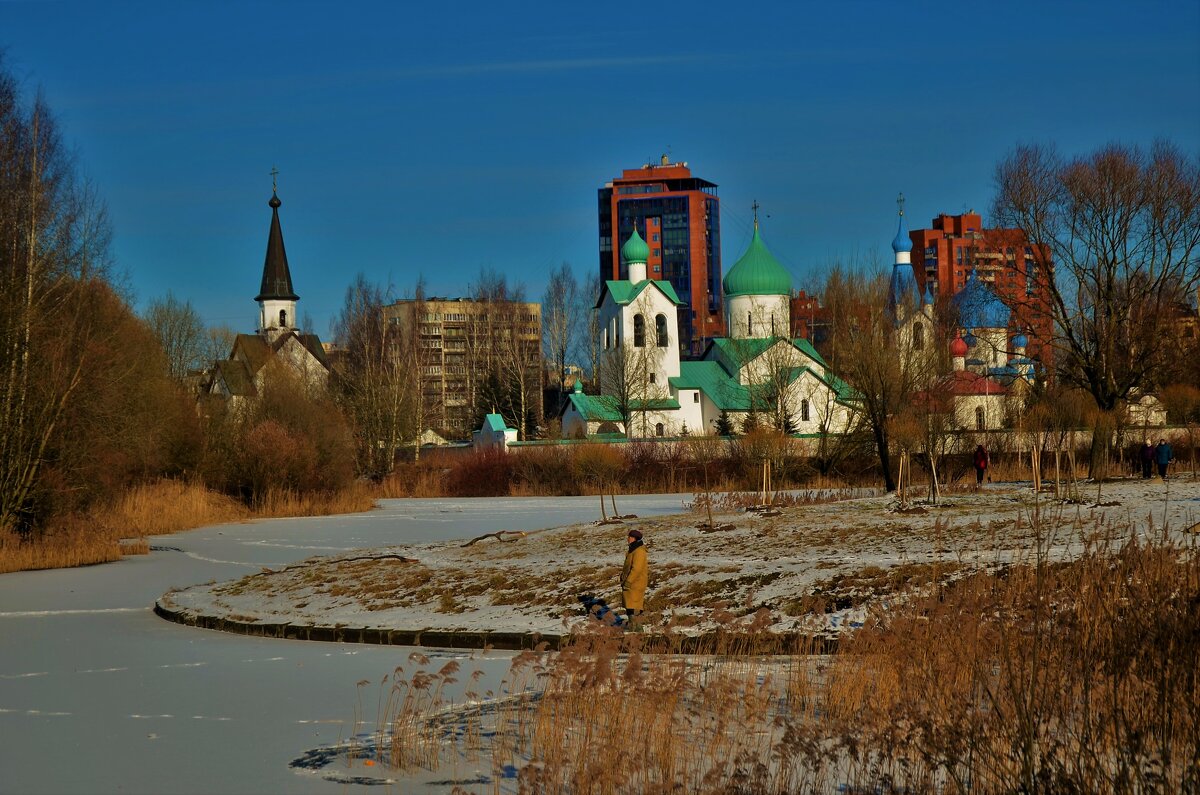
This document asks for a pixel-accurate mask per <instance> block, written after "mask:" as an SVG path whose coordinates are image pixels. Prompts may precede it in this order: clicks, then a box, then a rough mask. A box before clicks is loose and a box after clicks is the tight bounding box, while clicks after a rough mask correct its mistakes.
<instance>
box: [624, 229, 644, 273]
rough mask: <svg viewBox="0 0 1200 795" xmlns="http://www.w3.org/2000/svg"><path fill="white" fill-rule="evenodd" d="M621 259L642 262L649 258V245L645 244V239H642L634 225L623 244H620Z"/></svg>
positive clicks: (628, 261)
mask: <svg viewBox="0 0 1200 795" xmlns="http://www.w3.org/2000/svg"><path fill="white" fill-rule="evenodd" d="M621 259H623V260H625V262H626V263H630V262H641V263H643V264H644V263H645V262H646V260H648V259H650V247H649V246H647V245H646V241H645V240H642V236H641V235H639V234H638V231H637V227H636V226H635V227H634V228H633V234H632V235H630V236H629V239H628V240H626V241H625V245H623V246H621Z"/></svg>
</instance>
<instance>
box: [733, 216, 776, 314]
mask: <svg viewBox="0 0 1200 795" xmlns="http://www.w3.org/2000/svg"><path fill="white" fill-rule="evenodd" d="M721 284H722V285H723V286H724V288H725V295H727V296H731V297H732V296H735V295H791V293H792V275H791V274H790V273H788V272H787V269H786V268H784V267H783V266H782V265H780V264H779V260H777V259H775V256H774V255H773V254H771V252H770V251H768V250H767V246H766V244H765V243H763V242H762V238H761V237H759V234H758V224H757V223H756V224H755V225H754V237H753V238H751V240H750V247H749V248H747V249H746V253H745V254H743V255H742V258H741V259H739V260H738V261H737V262H735V263H734V264H733V267H732V268H730V269H729V273H726V274H725V279H724V280H723V281H722V282H721Z"/></svg>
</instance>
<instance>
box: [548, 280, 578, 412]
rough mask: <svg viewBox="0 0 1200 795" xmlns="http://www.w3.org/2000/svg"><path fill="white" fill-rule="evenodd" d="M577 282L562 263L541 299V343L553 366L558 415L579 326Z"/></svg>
mask: <svg viewBox="0 0 1200 795" xmlns="http://www.w3.org/2000/svg"><path fill="white" fill-rule="evenodd" d="M578 293H579V283H578V282H577V281H576V280H575V273H574V271H572V270H571V266H570V265H569V264H567V263H566V262H564V263H563V264H562V265H560V266H558V267H557V268H555V269H554V270H553V271H551V272H550V281H549V283H548V284H547V285H546V293H545V295H543V296H542V341H543V348H544V350H545V354H546V358H547V359H549V360H550V361H551V362H553V363H554V366H555V373H554V376H555V381H556V382H557V383H556V386H557V389H558V402H557V403H556V405H555V406H554V413H555V415H557V414H558V413H559V412H560V411H562V406H563V401H564V400H565V394H566V380H567V357H568V356H569V355H570V354H571V352H572V349H573V348H574V336H575V332H576V329H578V324H577V323H576V322H575V312H576V308H577V304H578V303H579V296H578Z"/></svg>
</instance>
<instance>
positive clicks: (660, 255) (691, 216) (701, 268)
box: [598, 155, 725, 355]
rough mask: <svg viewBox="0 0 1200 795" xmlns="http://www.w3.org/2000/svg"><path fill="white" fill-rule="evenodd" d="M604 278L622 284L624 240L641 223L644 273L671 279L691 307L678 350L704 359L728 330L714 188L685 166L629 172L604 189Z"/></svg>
mask: <svg viewBox="0 0 1200 795" xmlns="http://www.w3.org/2000/svg"><path fill="white" fill-rule="evenodd" d="M598 204H599V206H598V211H599V219H600V278H601V279H624V278H627V276H626V274H625V273H623V272H622V271H623V266H622V263H621V253H620V249H621V241H624V240H627V239H628V238H629V234H630V233H631V232H632V231H633V228H634V225H635V224H636V225H637V230H638V234H639V235H641V236H642V238H644V239H645V241H646V243H647V245H649V247H650V256H649V259H648V260H647V262H646V276H647V278H650V279H655V280H662V279H666V280H667V281H669V282H670V283H671V286H672V287H674V288H675V292H676V294H678V295H679V297H680V298H682V299H683V301H684V303H686V304H687V306H688V310H687V311H682V312H680V313H679V340H680V352H681V353H683V354H684V355H688V354H693V355H696V354H699V353H700V352H701V351H702V350H703V348H704V344H705V342H706V341H707V340H708V339H710V338H712V337H720V336H723V335H724V333H725V321H724V314H723V311H722V308H721V205H720V200H719V199H718V198H717V185H716V183H713V182H709V181H708V180H704V179H700V178H698V177H694V176H692V172H691V169H689V168H688V165H687V163H671V162H669V160H668V158H667V156H666V155H663V157H662V160H661V162H659V163H657V164H656V163H647V164H645V165H643V166H642V167H641V168H633V169H625V170H624V171H622V172H621V176H620V177H619V178H617V179H614V180H612V182H609V183H607V184H606V185H605V186H604V187H603V188H600V190H599V203H598Z"/></svg>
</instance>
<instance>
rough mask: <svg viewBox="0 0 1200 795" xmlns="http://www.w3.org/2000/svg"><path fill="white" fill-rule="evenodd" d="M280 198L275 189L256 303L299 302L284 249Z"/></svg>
mask: <svg viewBox="0 0 1200 795" xmlns="http://www.w3.org/2000/svg"><path fill="white" fill-rule="evenodd" d="M282 203H283V202H281V201H279V196H278V195H277V194H276V193H275V191H274V189H272V191H271V200H270V201H269V202H267V204H268V205H270V207H271V232H270V234H269V235H268V236H267V258H266V261H265V262H264V263H263V277H262V287H261V288H260V289H259V291H258V295H257V296H256V297H255V299H254V300H255V301H268V300H274V301H299V300H300V296H298V295H296V291H295V290H293V289H292V272H291V270H289V269H288V261H287V251H285V250H284V248H283V230H282V229H280V227H279V205H280V204H282Z"/></svg>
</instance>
